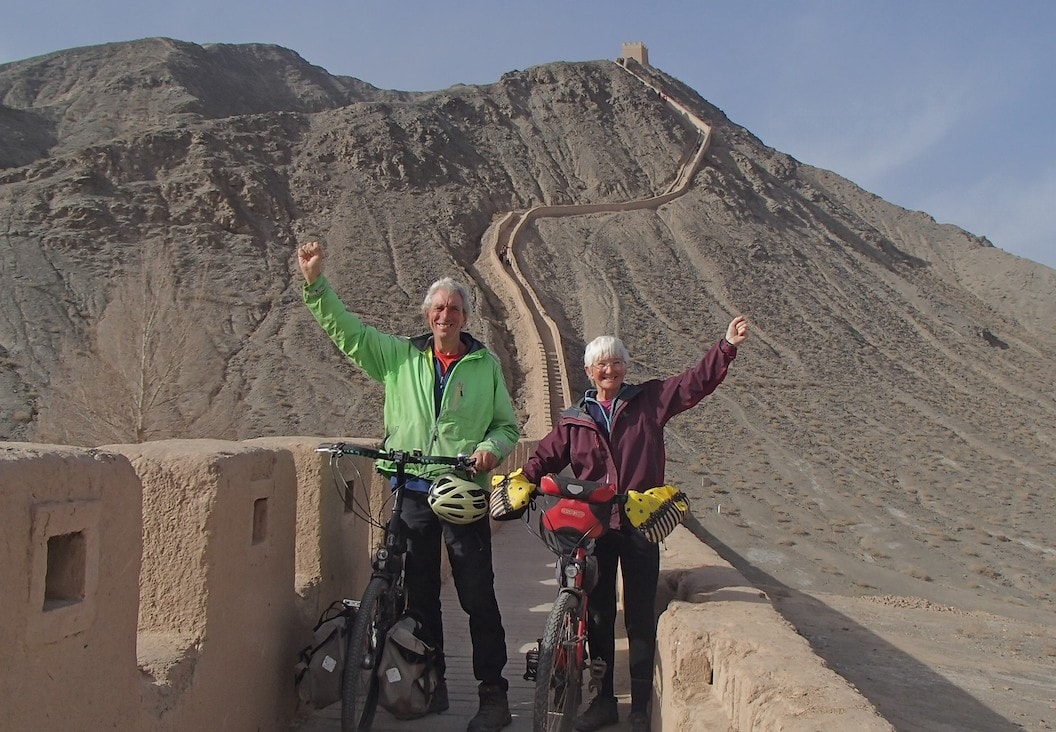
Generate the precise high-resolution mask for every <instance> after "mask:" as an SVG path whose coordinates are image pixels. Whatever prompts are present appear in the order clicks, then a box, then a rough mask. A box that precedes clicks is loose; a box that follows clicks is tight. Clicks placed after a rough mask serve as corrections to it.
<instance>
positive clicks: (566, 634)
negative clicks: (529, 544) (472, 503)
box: [524, 475, 626, 732]
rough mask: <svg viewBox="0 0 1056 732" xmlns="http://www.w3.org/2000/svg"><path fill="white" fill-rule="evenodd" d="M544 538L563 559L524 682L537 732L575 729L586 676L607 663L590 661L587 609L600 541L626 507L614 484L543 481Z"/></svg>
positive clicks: (540, 496) (546, 478) (601, 672)
mask: <svg viewBox="0 0 1056 732" xmlns="http://www.w3.org/2000/svg"><path fill="white" fill-rule="evenodd" d="M536 500H539V501H541V503H542V505H541V506H535V504H534V502H533V507H535V508H538V509H539V510H540V511H541V515H540V518H539V534H538V536H539V538H540V539H542V540H543V543H544V544H546V546H547V547H548V548H549V549H550V550H551V551H552V552H554V554H556V555H557V578H558V584H559V589H558V591H557V598H556V599H555V600H554V606H553V608H552V609H551V610H550V614H549V615H548V616H547V618H546V627H545V629H544V630H543V637H542V638H541V639H540V640H539V647H538V649H537V650H534V651H529V652H528V658H527V662H528V663H527V670H526V672H525V675H524V678H525V679H527V680H529V681H530V680H532V679H534V680H535V701H534V709H533V711H534V714H533V723H532V729H533V730H534V731H535V732H544V731H545V732H549V731H550V730H553V731H555V732H566V731H568V730H572V729H573V726H572V725H573V722H574V720H575V718H576V712H577V711H578V709H579V705H580V702H581V700H582V696H583V675H584V671H585V670H587V669H590V675H591V677H592V678H594V679H600V678H601V676H602V675H604V673H605V668H604V661H602V660H601V659H594V660H593V661H592V660H591V658H590V653H589V647H588V644H587V618H588V617H589V616H588V614H587V605H588V596H589V594H590V591H591V590H592V589H593V588H594V585H595V583H596V582H597V577H598V572H597V569H598V563H597V559H596V558H595V557H594V541H595V539H597V538H598V537H599V536H601V535H602V534H604V533H605V532H606V531H607V530H608V529H609V523H610V520H611V518H612V514H613V506H614V505H616V504H618V503H624V502H625V501H626V496H623V495H617V493H616V485H615V484H613V483H598V482H592V481H581V480H576V479H574V478H567V477H563V476H558V475H546V476H544V477H543V479H542V480H540V481H539V489H538V492H537V493H536Z"/></svg>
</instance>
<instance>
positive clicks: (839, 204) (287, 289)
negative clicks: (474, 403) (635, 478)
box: [0, 39, 1056, 729]
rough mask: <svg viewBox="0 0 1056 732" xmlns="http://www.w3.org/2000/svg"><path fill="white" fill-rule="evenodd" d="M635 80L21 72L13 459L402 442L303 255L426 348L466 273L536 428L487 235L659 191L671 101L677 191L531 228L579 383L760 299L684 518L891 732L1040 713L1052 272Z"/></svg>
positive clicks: (163, 57)
mask: <svg viewBox="0 0 1056 732" xmlns="http://www.w3.org/2000/svg"><path fill="white" fill-rule="evenodd" d="M637 71H638V73H639V76H638V77H636V76H635V75H633V74H630V73H628V69H627V68H626V67H621V65H620V64H617V63H614V62H613V61H607V60H602V61H593V62H584V63H552V64H547V65H543V66H538V67H533V68H530V69H526V70H523V71H519V70H517V71H511V72H509V73H507V74H504V75H503V76H502V78H501V79H499V80H498V81H496V82H495V83H494V84H489V85H483V86H457V87H453V88H450V89H444V90H439V91H435V92H416V93H409V92H398V91H390V90H381V89H377V88H375V87H373V86H371V85H370V84H368V83H365V82H363V81H360V80H357V79H354V78H350V77H340V76H333V75H331V74H329V73H327V72H326V71H324V70H323V69H320V68H318V67H314V66H312V65H310V64H308V63H306V62H305V61H304V60H303V59H301V58H300V57H299V56H297V54H295V53H293V52H292V51H288V50H286V49H282V48H278V47H274V46H263V45H243V46H230V45H208V46H197V45H194V44H189V43H183V42H179V41H173V40H169V39H148V40H143V41H137V42H133V43H121V44H112V45H106V46H98V47H90V48H81V49H74V50H70V51H63V52H59V53H55V54H50V55H47V56H42V57H38V58H33V59H28V60H25V61H20V62H16V63H10V64H6V65H3V66H0V438H2V439H8V440H41V441H57V442H70V443H73V444H104V443H113V442H119V441H127V440H131V439H158V438H163V437H168V436H184V437H199V436H218V437H229V438H244V437H254V436H260V435H273V434H318V435H334V434H365V435H372V434H373V435H380V434H381V425H380V415H381V408H380V405H381V401H380V399H381V392H380V389H379V388H378V387H377V386H376V385H375V384H373V383H372V382H371V381H370V380H369V379H367V378H366V377H365V376H364V375H363V374H362V373H361V372H360V371H358V370H357V369H355V368H354V367H351V366H349V365H347V363H346V362H345V361H344V359H343V357H341V356H340V355H339V354H338V353H337V352H336V351H335V349H334V348H333V347H332V346H331V345H330V344H329V342H328V341H327V340H326V338H325V336H323V334H322V332H321V331H320V330H319V329H318V327H317V326H316V325H315V323H314V321H312V319H311V318H310V316H309V315H308V313H307V312H306V310H305V308H304V307H303V305H302V304H301V301H300V286H301V281H300V276H299V273H298V272H297V271H296V265H295V263H294V261H293V252H294V247H295V245H296V242H298V241H299V240H304V239H306V238H308V237H318V238H321V239H322V240H324V242H325V244H326V255H327V264H326V273H327V276H328V277H329V279H330V280H331V281H332V282H333V284H334V286H335V289H336V290H337V291H338V293H339V294H341V295H342V297H343V299H344V300H345V302H346V304H347V305H348V306H349V308H350V309H352V310H354V311H356V312H358V313H360V314H361V315H363V316H364V318H365V319H366V320H367V321H368V322H370V323H371V324H373V325H375V326H377V327H379V328H381V329H383V330H387V331H390V332H397V333H404V334H415V333H418V332H421V331H422V330H424V326H423V323H422V321H421V317H420V315H418V314H417V313H418V306H419V304H420V301H421V297H422V294H423V292H424V290H425V288H426V287H427V286H428V284H429V283H430V282H431V281H433V280H434V279H436V277H438V276H440V275H443V274H451V275H453V276H456V277H458V278H461V279H463V280H464V281H466V282H468V283H469V284H470V286H471V289H472V290H473V291H474V292H475V294H476V299H477V303H476V304H477V312H476V313H475V314H474V318H473V320H472V321H471V323H470V330H471V331H473V332H474V334H475V335H477V336H478V337H480V338H482V340H484V341H485V342H487V343H488V344H489V345H490V346H491V347H492V348H493V349H494V350H495V351H496V353H497V354H498V355H499V356H500V358H501V359H502V361H503V363H504V365H505V367H506V370H507V374H508V380H509V383H510V385H511V388H512V390H513V392H514V394H515V399H516V401H517V403H518V405H519V407H520V408H521V410H522V416H523V417H524V420H525V423H528V422H529V414H528V413H527V412H528V411H529V409H530V408H531V406H530V405H532V403H533V402H532V399H531V393H529V392H530V391H531V389H532V388H533V387H532V386H531V385H530V381H529V379H528V378H527V377H528V375H529V374H531V373H532V372H533V369H535V368H537V362H538V360H539V358H540V354H539V353H538V352H537V351H534V350H532V349H531V348H528V347H525V345H524V343H523V340H522V339H520V338H518V337H517V335H516V334H515V332H514V330H513V328H512V327H511V325H510V324H511V323H514V322H515V321H518V319H519V318H522V317H523V315H524V314H523V313H519V312H516V311H515V310H514V309H513V308H512V307H511V305H510V302H511V301H510V299H509V298H508V297H507V295H506V293H505V292H504V291H502V290H501V285H500V283H499V282H497V281H496V279H495V278H493V277H490V276H488V274H487V269H486V267H484V265H483V259H482V257H483V256H484V252H483V248H484V244H483V243H482V236H483V235H484V233H485V231H486V230H487V229H488V227H489V225H491V224H492V222H493V221H495V220H497V219H498V218H499V217H502V216H503V215H505V214H506V213H507V212H510V211H523V210H525V209H528V208H530V207H532V206H537V205H557V204H586V203H598V202H603V203H605V202H610V203H615V202H621V201H628V200H633V199H643V198H648V197H650V196H654V195H657V194H659V193H663V192H665V191H667V190H669V189H671V187H672V185H673V184H674V183H675V182H676V180H677V178H678V175H679V171H680V169H681V166H682V165H683V164H684V163H685V161H686V160H687V159H688V158H689V157H690V156H691V155H692V153H693V151H694V149H695V146H696V145H697V144H698V143H699V136H698V134H697V131H696V130H695V129H693V128H692V126H690V125H687V124H686V121H685V119H684V118H682V117H680V116H679V115H677V114H674V113H673V112H672V111H671V108H670V107H669V106H668V105H666V104H664V103H663V102H664V96H665V95H667V96H668V97H670V98H671V99H674V100H677V101H678V102H679V103H680V104H681V105H683V106H684V107H686V108H687V109H689V110H691V111H692V113H693V114H694V115H696V116H697V117H699V118H700V119H703V120H706V121H707V124H709V125H710V126H711V128H712V138H711V143H710V146H709V148H708V150H707V155H706V158H705V162H704V165H703V167H702V168H701V169H700V170H699V171H698V172H697V173H696V175H695V177H694V179H693V184H692V185H691V186H690V187H689V189H688V191H687V192H686V193H685V194H684V195H682V196H680V197H678V198H676V199H675V200H673V201H671V202H670V203H666V204H664V205H663V206H659V207H656V208H650V209H643V210H638V211H628V212H622V213H599V214H594V215H587V216H577V217H564V218H556V219H539V220H537V221H536V222H535V223H534V224H533V225H532V226H530V227H529V228H528V229H527V230H526V231H525V232H524V234H523V235H522V238H521V239H520V240H519V244H518V249H517V252H516V256H517V258H518V264H519V268H520V270H521V271H522V273H523V274H524V277H525V279H526V280H527V281H528V282H529V283H530V285H531V287H532V288H534V290H535V292H536V293H537V295H538V300H539V302H540V304H541V305H542V307H543V308H544V309H545V311H546V313H547V315H548V316H549V317H550V318H552V319H553V321H554V322H555V323H556V324H557V326H558V329H559V331H560V334H561V339H562V343H563V348H564V352H565V354H566V361H567V364H566V366H567V369H568V373H569V374H571V375H572V376H571V378H570V380H571V382H572V383H571V386H572V392H573V393H576V392H579V391H581V390H582V389H583V388H584V387H585V386H586V384H585V381H584V379H583V377H582V376H581V374H582V369H581V368H580V363H581V355H582V349H583V345H584V344H585V343H586V342H587V341H589V340H590V339H591V338H593V337H594V336H596V335H599V334H602V333H609V332H612V333H616V334H618V335H620V336H621V337H622V338H623V339H624V341H625V342H626V343H627V345H628V346H629V348H630V349H631V352H632V360H633V364H632V370H631V375H630V377H629V378H630V379H631V380H642V379H646V378H652V377H658V376H666V375H669V374H671V373H674V372H676V371H679V370H681V369H683V368H685V367H688V366H689V365H690V364H691V363H692V362H693V361H694V360H695V359H696V358H698V357H699V355H700V354H701V353H702V352H703V351H704V350H706V349H707V348H708V347H709V346H710V345H711V344H712V343H713V342H714V341H715V340H716V339H717V338H718V337H719V336H721V335H722V333H723V332H724V330H725V326H726V323H727V322H728V321H729V319H730V318H731V317H732V316H733V315H734V314H737V313H744V314H746V315H747V316H748V317H749V318H750V319H751V322H752V328H753V331H752V336H751V338H750V340H749V342H748V343H747V344H746V345H745V347H744V348H742V349H741V350H742V352H741V354H740V355H739V357H738V359H737V361H736V362H735V364H734V365H733V367H732V369H731V373H730V376H729V377H728V378H727V380H726V382H725V383H724V384H723V385H722V386H721V387H720V388H719V390H718V391H717V392H716V393H715V394H714V395H713V396H712V397H711V398H709V399H707V400H705V401H704V402H703V403H702V404H701V405H700V406H698V407H696V408H694V409H693V410H690V411H689V412H687V413H685V414H683V415H680V416H679V417H677V418H676V419H675V420H674V421H672V423H671V424H670V425H669V427H668V430H667V438H668V457H669V463H668V477H669V479H670V480H671V482H674V483H677V484H679V485H682V486H684V487H686V489H687V490H688V492H689V493H690V495H691V498H692V499H693V505H694V518H693V521H692V527H693V528H694V530H695V531H696V532H697V533H698V534H700V535H702V536H705V537H706V538H707V540H708V541H710V542H712V543H713V545H715V546H717V547H719V548H720V549H721V551H722V553H723V554H724V556H726V557H727V558H728V559H729V560H730V561H731V562H733V563H734V564H735V565H736V566H738V568H740V569H741V570H742V571H743V572H745V573H746V574H747V575H748V576H749V577H750V578H751V579H752V580H753V581H755V582H757V583H758V584H759V585H760V586H762V587H764V588H766V589H767V591H768V592H769V593H770V595H771V597H772V599H773V600H774V601H775V603H776V604H777V605H778V607H779V608H780V609H782V611H783V612H785V614H786V617H788V618H789V619H790V620H791V621H792V622H793V623H795V624H796V625H797V627H798V628H799V629H800V631H801V632H802V633H803V634H804V635H806V636H807V637H808V638H809V639H810V640H811V642H812V643H813V644H814V646H815V648H816V650H817V651H818V652H819V654H821V655H822V656H823V657H825V658H827V659H828V660H829V662H830V663H831V664H832V665H833V666H834V667H835V668H837V670H839V671H840V672H841V673H843V674H844V675H845V676H847V677H848V678H849V679H850V680H851V681H852V682H854V683H855V684H857V685H858V687H859V688H860V689H861V690H862V691H863V693H865V694H866V696H868V697H869V698H870V699H871V700H872V701H873V702H874V703H875V704H877V706H878V707H879V708H880V710H881V712H882V713H883V714H884V715H885V716H887V717H888V718H889V719H891V720H892V721H893V722H895V723H896V724H897V725H899V726H901V727H904V728H907V729H910V728H919V729H928V728H931V729H934V728H944V726H945V727H946V728H957V729H1016V728H1018V726H1019V725H1024V726H1027V727H1032V728H1041V727H1040V726H1039V725H1041V724H1048V725H1050V728H1051V724H1052V721H1053V715H1052V712H1051V703H1052V699H1053V698H1054V696H1056V689H1054V687H1053V681H1052V675H1051V665H1052V662H1053V657H1054V656H1056V635H1054V631H1053V627H1054V626H1056V623H1053V620H1054V617H1053V601H1054V598H1053V587H1054V586H1056V532H1054V530H1053V529H1052V520H1051V516H1052V515H1053V513H1054V509H1056V457H1054V454H1056V297H1054V296H1053V293H1054V292H1056V271H1054V270H1052V269H1049V268H1047V267H1044V266H1043V265H1040V264H1036V263H1034V262H1031V261H1028V260H1024V259H1020V258H1017V257H1014V256H1012V255H1010V254H1008V253H1006V252H1003V251H1001V250H999V249H996V248H995V247H993V246H992V245H991V244H990V243H989V242H988V241H987V240H986V239H984V238H982V237H979V236H975V235H972V234H970V233H968V232H965V231H963V230H961V229H959V228H957V227H955V226H949V225H939V224H937V223H936V222H935V221H934V220H933V219H932V218H931V217H930V216H928V215H927V214H925V213H922V212H914V211H907V210H905V209H902V208H899V207H897V206H894V205H891V204H889V203H887V202H885V201H884V200H882V199H880V198H878V197H877V196H874V195H872V194H870V193H868V192H867V191H864V190H862V189H861V188H859V187H857V186H856V185H854V184H853V183H852V182H850V181H847V180H845V179H843V178H841V177H839V176H837V175H835V174H833V173H831V172H828V171H825V170H821V169H818V168H814V167H811V166H809V165H806V164H804V163H801V162H799V161H797V160H795V159H793V158H791V157H790V156H788V155H785V154H782V153H781V152H779V151H776V150H773V149H771V148H769V147H767V146H766V145H765V144H763V143H762V142H761V141H760V140H758V139H757V138H756V137H754V136H753V135H752V134H751V133H750V132H749V131H747V130H745V129H744V128H742V127H740V126H738V125H736V124H735V123H733V122H731V121H730V120H729V119H727V117H726V116H725V115H724V114H723V112H722V111H721V110H719V109H717V108H716V107H714V106H712V105H711V104H709V103H708V102H707V101H706V100H705V99H704V98H702V97H701V96H700V94H698V93H697V92H696V91H695V90H693V89H690V88H688V87H687V86H685V85H684V84H682V83H681V82H679V81H678V80H677V79H674V78H672V77H670V76H668V75H666V74H664V73H663V72H662V71H659V70H656V69H652V68H648V67H646V68H638V69H637ZM643 79H644V80H646V81H648V82H649V83H650V84H652V85H653V87H652V88H650V87H649V86H646V84H644V83H643ZM655 89H661V90H663V91H662V93H660V94H658V93H657V92H656V91H655ZM891 134H898V131H897V130H892V131H891ZM534 436H538V435H534ZM1046 668H1047V669H1048V671H1046V670H1045V669H1046ZM1046 710H1048V711H1047V712H1046ZM1046 714H1047V715H1048V716H1047V717H1046ZM1046 719H1047V720H1048V721H1047V722H1046V721H1045V720H1046ZM1039 720H1041V721H1040V722H1039Z"/></svg>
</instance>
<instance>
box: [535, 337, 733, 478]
mask: <svg viewBox="0 0 1056 732" xmlns="http://www.w3.org/2000/svg"><path fill="white" fill-rule="evenodd" d="M736 356H737V349H736V348H734V347H733V346H732V345H730V344H729V343H728V342H727V341H726V339H725V338H721V339H719V341H718V342H717V343H716V344H715V345H714V346H712V347H711V350H709V351H708V352H707V353H706V354H705V355H704V358H702V359H701V360H700V362H699V363H697V364H696V365H695V366H693V367H692V368H690V369H688V370H686V371H683V372H682V373H681V374H677V375H675V376H672V377H670V378H667V379H664V380H660V379H652V380H650V381H646V382H644V383H642V384H624V386H623V388H622V389H621V390H620V394H619V396H618V397H617V398H616V400H615V401H614V403H613V407H612V409H613V412H612V419H611V422H610V433H609V434H608V435H606V434H605V430H604V429H603V428H602V427H599V426H598V423H597V422H595V420H594V418H593V417H592V416H591V413H590V411H589V410H590V409H591V407H592V406H593V408H594V409H595V410H597V409H600V407H599V406H598V404H597V402H596V399H595V396H596V394H597V392H596V391H595V390H593V389H589V390H587V393H586V394H585V395H584V396H583V398H581V399H580V400H579V401H578V402H577V403H576V404H574V405H573V406H571V407H569V408H568V409H566V410H565V411H564V412H562V414H561V419H560V420H559V422H558V424H557V426H555V427H554V429H553V430H552V431H551V432H550V434H549V435H547V436H546V437H545V438H543V440H542V442H540V443H539V446H538V447H537V448H536V450H535V454H534V455H533V456H532V457H531V458H530V459H529V460H528V462H527V463H525V464H524V466H523V467H524V473H525V477H527V478H528V480H530V481H531V482H532V483H536V484H538V483H539V479H540V478H542V477H543V476H544V475H546V474H547V473H560V472H561V471H562V470H564V469H565V467H567V466H571V468H572V473H573V474H574V475H575V477H576V478H579V479H580V480H596V481H606V482H615V483H616V485H617V487H618V490H619V492H620V493H626V492H627V491H628V490H636V491H644V490H648V489H649V488H654V487H656V486H660V485H664V482H665V481H664V466H665V463H666V453H665V451H664V425H666V424H667V421H668V420H669V419H671V418H672V417H674V416H675V415H676V414H679V413H680V412H684V411H685V410H687V409H689V408H690V407H692V406H694V405H695V404H696V403H697V402H699V401H700V400H701V399H703V398H704V397H706V396H707V395H708V394H710V393H711V392H713V391H715V388H716V387H717V386H718V385H719V384H721V383H722V380H723V379H725V378H726V371H727V369H728V368H729V366H730V363H731V362H732V361H733V359H734V358H736Z"/></svg>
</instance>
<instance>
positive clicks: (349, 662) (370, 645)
mask: <svg viewBox="0 0 1056 732" xmlns="http://www.w3.org/2000/svg"><path fill="white" fill-rule="evenodd" d="M388 592H389V580H387V579H385V578H384V577H374V578H373V579H371V580H370V582H369V583H367V588H366V589H365V590H363V598H362V599H361V600H360V601H359V610H358V611H357V612H356V620H355V622H354V623H352V632H350V633H349V634H348V646H347V650H346V653H345V675H344V678H343V679H342V682H341V732H359V731H360V730H369V729H370V726H371V724H373V723H374V712H375V711H377V708H378V675H377V669H378V664H379V663H380V662H381V650H382V645H383V644H384V643H385V633H386V632H387V631H388V627H385V626H386V625H387V623H386V619H385V617H384V615H385V607H384V606H385V603H386V599H387V594H388ZM390 622H391V619H390Z"/></svg>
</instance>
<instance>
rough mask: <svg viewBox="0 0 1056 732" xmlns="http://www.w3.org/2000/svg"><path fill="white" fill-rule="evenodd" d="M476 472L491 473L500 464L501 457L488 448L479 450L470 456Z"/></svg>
mask: <svg viewBox="0 0 1056 732" xmlns="http://www.w3.org/2000/svg"><path fill="white" fill-rule="evenodd" d="M470 459H471V460H472V461H473V472H474V473H490V472H491V471H492V470H494V469H495V468H496V467H498V465H499V459H498V458H497V457H495V455H494V454H493V453H490V452H488V451H487V450H478V451H477V452H475V453H473V454H472V455H471V456H470Z"/></svg>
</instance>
